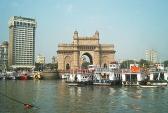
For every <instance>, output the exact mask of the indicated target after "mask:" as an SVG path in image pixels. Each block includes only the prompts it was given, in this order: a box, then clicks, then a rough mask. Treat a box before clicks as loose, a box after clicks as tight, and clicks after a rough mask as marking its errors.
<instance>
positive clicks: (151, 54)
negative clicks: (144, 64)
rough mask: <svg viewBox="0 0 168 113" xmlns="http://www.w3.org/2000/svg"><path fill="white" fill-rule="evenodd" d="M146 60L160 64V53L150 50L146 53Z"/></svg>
mask: <svg viewBox="0 0 168 113" xmlns="http://www.w3.org/2000/svg"><path fill="white" fill-rule="evenodd" d="M145 56H146V60H148V61H150V62H152V63H157V62H158V52H157V51H155V50H153V49H148V50H146V51H145Z"/></svg>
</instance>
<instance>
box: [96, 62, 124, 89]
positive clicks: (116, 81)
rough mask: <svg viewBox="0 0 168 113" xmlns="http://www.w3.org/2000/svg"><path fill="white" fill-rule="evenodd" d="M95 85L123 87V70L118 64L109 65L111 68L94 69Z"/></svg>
mask: <svg viewBox="0 0 168 113" xmlns="http://www.w3.org/2000/svg"><path fill="white" fill-rule="evenodd" d="M94 70H95V71H94V75H93V85H106V86H111V85H121V84H122V82H121V81H122V77H121V70H120V69H119V66H118V64H117V63H113V64H109V67H107V68H102V67H97V68H94Z"/></svg>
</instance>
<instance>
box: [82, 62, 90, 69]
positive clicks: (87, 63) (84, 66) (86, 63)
mask: <svg viewBox="0 0 168 113" xmlns="http://www.w3.org/2000/svg"><path fill="white" fill-rule="evenodd" d="M88 65H90V62H83V63H82V68H84V69H87V68H88Z"/></svg>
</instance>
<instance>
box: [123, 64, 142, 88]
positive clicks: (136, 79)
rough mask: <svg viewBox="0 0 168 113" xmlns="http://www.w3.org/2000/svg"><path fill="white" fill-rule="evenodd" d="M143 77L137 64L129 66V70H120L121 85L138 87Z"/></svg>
mask: <svg viewBox="0 0 168 113" xmlns="http://www.w3.org/2000/svg"><path fill="white" fill-rule="evenodd" d="M144 78H145V75H144V74H143V73H142V72H141V70H140V68H139V66H138V64H130V69H122V85H124V86H139V85H140V83H141V82H142V81H143V80H144Z"/></svg>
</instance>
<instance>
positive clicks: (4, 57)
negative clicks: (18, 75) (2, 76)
mask: <svg viewBox="0 0 168 113" xmlns="http://www.w3.org/2000/svg"><path fill="white" fill-rule="evenodd" d="M7 66H8V42H7V41H4V42H2V44H0V70H1V71H5V70H6V69H7Z"/></svg>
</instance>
